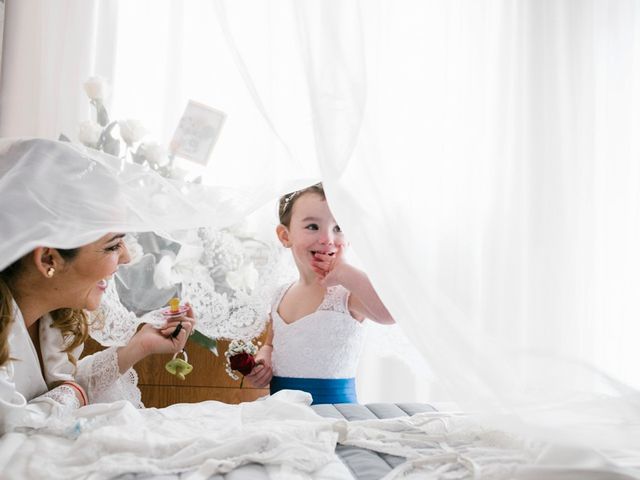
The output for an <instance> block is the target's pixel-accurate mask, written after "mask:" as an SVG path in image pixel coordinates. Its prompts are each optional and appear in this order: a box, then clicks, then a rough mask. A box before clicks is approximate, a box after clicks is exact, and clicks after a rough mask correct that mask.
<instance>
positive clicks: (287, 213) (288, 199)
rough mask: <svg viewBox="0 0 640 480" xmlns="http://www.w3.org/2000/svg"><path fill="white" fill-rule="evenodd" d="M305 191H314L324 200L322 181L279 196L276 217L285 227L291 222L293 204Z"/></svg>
mask: <svg viewBox="0 0 640 480" xmlns="http://www.w3.org/2000/svg"><path fill="white" fill-rule="evenodd" d="M305 193H316V194H318V195H320V196H321V197H322V199H323V200H326V199H327V197H326V195H325V194H324V187H323V186H322V182H320V183H316V184H315V185H311V186H310V187H306V188H303V189H302V190H296V191H295V192H290V193H287V194H286V195H283V196H282V197H280V200H279V202H278V217H279V218H280V223H281V224H282V225H284V226H285V227H289V224H290V223H291V212H292V211H293V204H294V203H296V201H297V200H298V199H299V198H300V197H301V196H302V195H304V194H305Z"/></svg>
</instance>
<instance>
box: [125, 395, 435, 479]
mask: <svg viewBox="0 0 640 480" xmlns="http://www.w3.org/2000/svg"><path fill="white" fill-rule="evenodd" d="M311 408H313V409H314V410H315V411H316V413H318V414H319V415H321V416H323V417H326V418H336V419H344V420H347V421H356V420H373V419H385V418H398V417H408V416H411V415H415V414H417V413H424V412H433V411H435V408H433V407H432V406H431V405H428V404H425V403H369V404H366V405H359V404H346V403H345V404H335V405H313V406H312V407H311ZM336 454H337V455H338V457H339V458H340V460H341V461H342V463H343V464H344V465H345V466H346V468H347V469H348V470H349V472H350V473H351V475H352V476H353V478H354V479H356V480H374V479H375V480H377V479H380V478H382V477H384V476H385V475H386V474H387V473H389V472H390V471H391V470H392V469H393V468H394V467H396V466H397V465H399V464H401V463H403V462H404V458H402V457H396V456H393V455H387V454H381V453H377V452H373V451H371V450H366V449H363V448H359V447H352V446H345V445H338V446H337V448H336ZM188 475H189V473H183V474H172V475H149V474H135V473H132V474H126V475H120V476H118V477H116V478H117V480H178V479H183V478H186V477H187V476H188ZM268 478H269V475H268V473H267V470H266V468H265V467H264V466H263V465H259V464H254V463H252V464H248V465H243V466H242V467H240V468H237V469H235V470H233V471H231V472H229V473H227V474H223V475H213V476H211V477H209V480H262V479H268Z"/></svg>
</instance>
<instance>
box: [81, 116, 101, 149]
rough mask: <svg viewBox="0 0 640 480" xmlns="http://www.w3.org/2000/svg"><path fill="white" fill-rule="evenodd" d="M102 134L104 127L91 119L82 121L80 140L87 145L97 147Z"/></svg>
mask: <svg viewBox="0 0 640 480" xmlns="http://www.w3.org/2000/svg"><path fill="white" fill-rule="evenodd" d="M100 135H102V127H101V126H100V125H98V124H97V123H95V122H92V121H91V120H85V121H84V122H80V125H79V127H78V140H80V142H81V143H82V144H83V145H86V146H87V147H91V148H96V147H97V146H98V141H99V140H100Z"/></svg>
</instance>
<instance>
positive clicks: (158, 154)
mask: <svg viewBox="0 0 640 480" xmlns="http://www.w3.org/2000/svg"><path fill="white" fill-rule="evenodd" d="M142 152H143V154H144V158H146V159H147V162H149V163H151V164H153V163H155V164H156V165H158V166H159V167H164V166H165V165H167V164H168V163H169V156H168V154H167V149H166V148H164V147H163V146H162V145H160V144H159V143H158V142H145V143H143V144H142Z"/></svg>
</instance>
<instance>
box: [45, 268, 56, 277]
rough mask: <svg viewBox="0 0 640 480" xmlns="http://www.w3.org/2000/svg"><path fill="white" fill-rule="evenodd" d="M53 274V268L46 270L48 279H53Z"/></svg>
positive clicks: (54, 270) (54, 271)
mask: <svg viewBox="0 0 640 480" xmlns="http://www.w3.org/2000/svg"><path fill="white" fill-rule="evenodd" d="M54 273H56V269H55V268H53V267H49V268H47V277H48V278H51V277H53V274H54Z"/></svg>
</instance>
